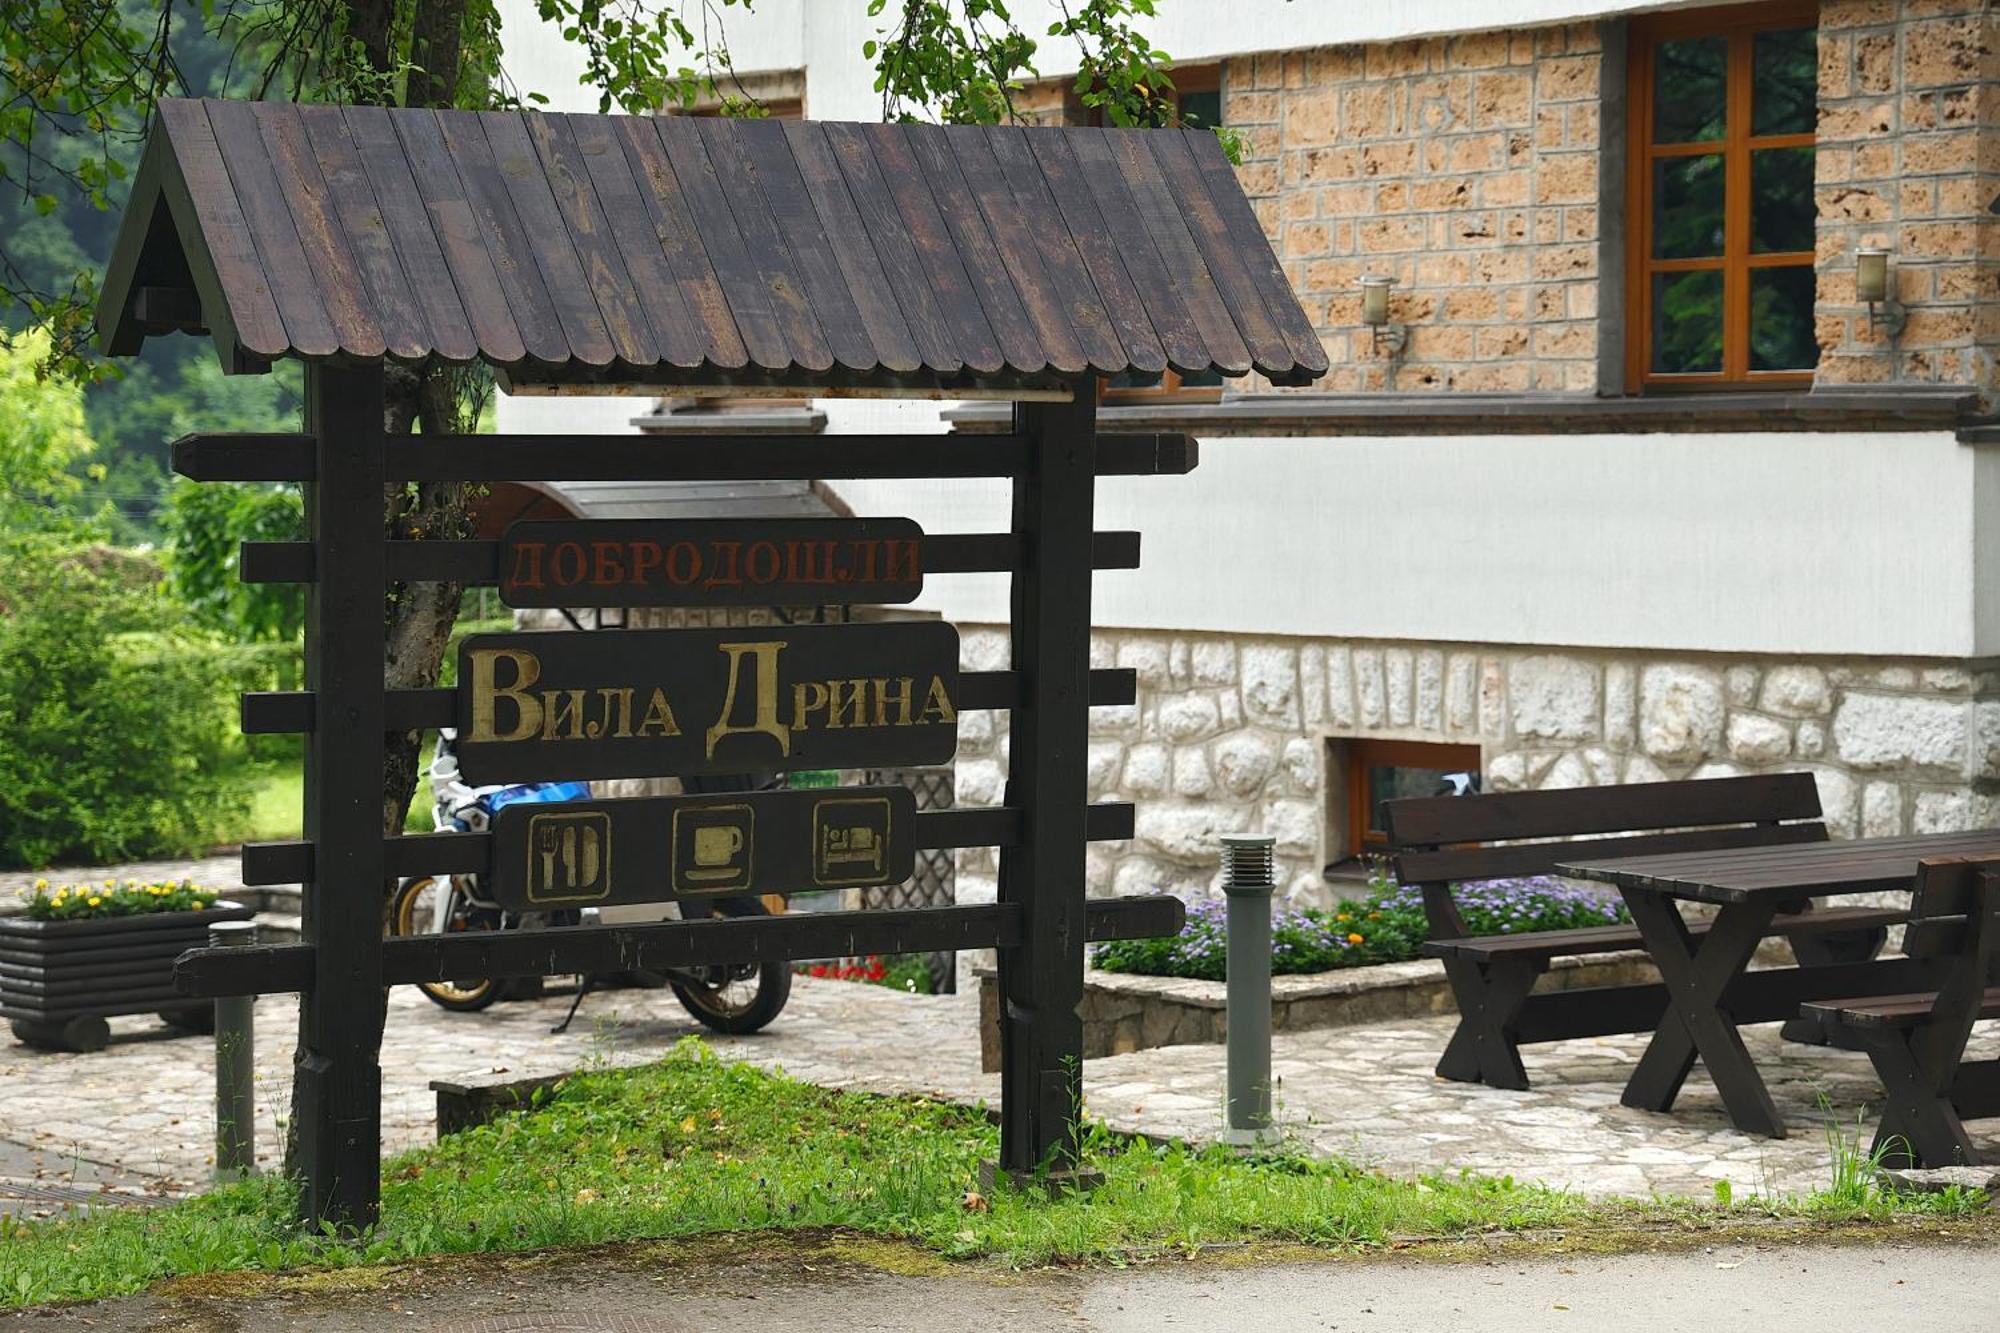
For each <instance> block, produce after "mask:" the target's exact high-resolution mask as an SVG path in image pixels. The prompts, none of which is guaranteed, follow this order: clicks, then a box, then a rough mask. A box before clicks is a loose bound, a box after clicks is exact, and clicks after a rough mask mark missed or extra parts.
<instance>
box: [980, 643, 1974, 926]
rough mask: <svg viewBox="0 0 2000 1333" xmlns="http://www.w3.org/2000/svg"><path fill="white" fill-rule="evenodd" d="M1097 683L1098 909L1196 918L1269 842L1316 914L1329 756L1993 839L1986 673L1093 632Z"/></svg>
mask: <svg viewBox="0 0 2000 1333" xmlns="http://www.w3.org/2000/svg"><path fill="white" fill-rule="evenodd" d="M961 628H962V632H963V635H964V638H963V644H964V649H963V656H964V662H965V666H966V667H967V668H968V669H996V668H1002V667H1005V666H1006V665H1007V641H1006V637H1005V633H1004V631H1002V630H999V629H995V628H992V627H985V626H972V625H967V626H963V627H961ZM1092 657H1093V661H1094V663H1095V664H1096V665H1098V666H1121V667H1130V668H1133V669H1134V670H1136V672H1137V673H1138V678H1139V698H1138V702H1137V703H1135V704H1133V705H1131V706H1127V707H1119V708H1098V709H1093V710H1092V713H1091V740H1090V751H1089V757H1088V764H1089V779H1090V791H1091V796H1092V799H1093V800H1127V801H1132V802H1134V803H1135V804H1136V805H1137V806H1138V823H1137V836H1136V837H1135V838H1133V839H1132V840H1130V841H1127V842H1114V843H1099V844H1096V845H1094V846H1093V847H1092V848H1091V851H1090V859H1089V885H1090V890H1091V892H1092V893H1095V894H1120V895H1125V894H1136V893H1154V892H1162V891H1165V892H1171V893H1178V894H1181V895H1183V896H1186V897H1190V898H1195V899H1199V898H1204V897H1207V896H1209V895H1210V894H1211V893H1212V892H1213V891H1214V886H1215V882H1216V880H1217V878H1218V874H1219V869H1218V866H1219V862H1218V856H1217V839H1218V838H1219V837H1220V836H1221V835H1222V834H1223V833H1227V832H1232V831H1236V830H1244V829H1247V830H1253V831H1260V832H1267V833H1271V834H1273V835H1275V836H1276V837H1277V839H1278V850H1279V863H1280V872H1281V878H1280V881H1279V882H1280V885H1281V887H1282V888H1283V889H1284V890H1285V891H1286V893H1287V895H1288V897H1289V899H1290V900H1291V901H1292V902H1293V903H1294V904H1295V905H1301V906H1304V905H1324V904H1325V903H1327V902H1328V901H1330V900H1331V898H1332V896H1333V895H1332V894H1331V893H1330V891H1329V890H1328V889H1327V887H1326V884H1325V882H1324V880H1323V878H1322V875H1321V870H1322V867H1323V866H1325V865H1326V864H1327V863H1328V862H1330V861H1332V860H1335V859H1337V858H1338V857H1340V856H1342V855H1345V854H1346V851H1347V849H1346V848H1345V847H1344V846H1343V845H1342V844H1343V842H1344V839H1345V813H1344V811H1345V802H1344V792H1343V790H1342V782H1343V775H1342V774H1341V772H1340V771H1339V770H1338V768H1337V767H1336V766H1333V765H1331V764H1330V762H1329V756H1330V754H1334V753H1337V751H1336V749H1335V746H1334V744H1333V743H1334V742H1337V741H1339V740H1341V739H1345V738H1365V737H1385V738H1398V739H1406V740H1428V741H1442V742H1454V743H1462V744H1474V745H1477V746H1478V747H1479V749H1480V754H1481V759H1482V763H1481V771H1482V772H1483V774H1484V775H1485V779H1486V789H1487V790H1489V791H1515V790H1523V789H1529V788H1556V787H1578V786H1590V785H1599V784H1606V783H1619V782H1653V781H1660V780H1663V779H1669V778H1706V777H1721V776H1727V775H1734V774H1743V773H1758V772H1782V771H1790V770H1803V771H1807V772H1810V773H1812V774H1813V775H1814V777H1815V778H1817V779H1818V782H1819V789H1820V799H1821V802H1822V804H1823V805H1824V807H1825V811H1826V819H1827V823H1828V824H1829V826H1830V827H1831V828H1832V829H1833V831H1834V834H1835V836H1837V837H1853V836H1861V835H1867V836H1876V835H1889V834H1897V833H1926V832H1941V831H1947V830H1952V829H1962V828H1976V827H1984V826H1988V825H1991V824H1994V823H2000V669H1996V664H1994V663H1992V662H1985V661H1980V662H1965V661H1940V660H1915V659H1912V660H1907V661H1903V660H1883V659H1846V660H1833V659H1825V658H1806V657H1787V658H1759V657H1748V656H1734V655H1703V654H1688V653H1676V654H1651V653H1647V652H1644V651H1585V650H1574V651H1572V650H1557V649H1545V648H1525V647H1508V646H1501V645H1479V644H1440V643H1417V642H1382V641H1373V640H1334V639H1303V638H1262V637H1248V636H1235V635H1207V634H1168V633H1157V632H1142V631H1124V630H1101V631H1099V632H1098V633H1097V635H1096V636H1095V638H1094V640H1093V643H1092ZM1006 754H1007V736H1006V714H1005V713H990V712H972V713H967V714H964V715H963V716H962V718H961V725H960V745H959V759H958V800H959V803H960V804H961V805H992V804H998V803H999V800H1000V796H1001V790H1002V787H1003V786H1004V782H1005V774H1006ZM995 865H996V863H995V855H994V853H993V851H992V850H991V849H984V848H974V849H968V850H967V851H964V852H962V853H961V854H960V862H959V897H960V900H961V901H966V902H977V901H985V900H990V898H991V897H992V895H993V892H994V873H995Z"/></svg>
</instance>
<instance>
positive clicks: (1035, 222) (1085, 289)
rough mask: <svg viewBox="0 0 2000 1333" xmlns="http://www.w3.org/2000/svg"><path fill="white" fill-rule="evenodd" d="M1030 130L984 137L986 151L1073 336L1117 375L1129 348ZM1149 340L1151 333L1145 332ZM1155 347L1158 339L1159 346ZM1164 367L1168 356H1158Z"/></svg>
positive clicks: (1103, 369)
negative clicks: (1036, 251) (1065, 217)
mask: <svg viewBox="0 0 2000 1333" xmlns="http://www.w3.org/2000/svg"><path fill="white" fill-rule="evenodd" d="M1029 133H1030V131H1029V130H1026V129H1022V128H1017V127H1004V128H1001V129H998V130H995V131H994V132H992V133H989V134H987V135H986V136H985V139H984V142H985V144H986V147H987V150H988V151H989V152H991V153H992V154H993V157H994V160H995V161H997V162H998V163H999V164H1000V174H1001V176H1002V178H1003V179H1004V180H1005V181H1006V182H1007V187H1008V189H1009V190H1011V191H1012V192H1013V197H1014V206H1015V208H1016V209H1018V210H1019V211H1020V216H1021V218H1022V220H1023V223H1024V224H1025V227H1026V230H1027V232H1028V235H1029V236H1030V237H1031V238H1032V239H1033V241H1034V244H1035V245H1036V246H1037V247H1038V248H1039V250H1040V252H1041V256H1042V265H1043V268H1044V270H1045V272H1046V273H1047V275H1048V277H1049V279H1050V281H1051V282H1053V284H1054V285H1055V288H1056V292H1057V294H1058V296H1059V298H1060V305H1061V309H1062V312H1063V314H1064V316H1065V317H1066V318H1067V319H1068V320H1069V325H1070V328H1071V330H1072V331H1073V333H1074V334H1075V337H1076V341H1077V346H1078V348H1079V349H1080V350H1081V351H1082V352H1083V353H1084V355H1085V356H1086V357H1087V358H1088V360H1089V362H1090V366H1091V368H1092V369H1093V370H1096V371H1097V372H1098V373H1100V374H1104V375H1114V374H1118V373H1120V372H1122V371H1124V370H1125V369H1126V366H1127V364H1128V363H1127V359H1126V355H1125V346H1124V344H1123V343H1122V342H1120V341H1119V338H1118V332H1117V330H1115V329H1114V328H1112V327H1111V317H1110V315H1109V314H1108V313H1107V311H1106V309H1105V303H1104V298H1103V296H1102V295H1100V294H1099V292H1098V290H1097V285H1096V284H1095V283H1094V282H1092V281H1091V278H1090V269H1089V267H1088V266H1087V265H1086V264H1085V263H1084V262H1083V256H1082V255H1081V254H1079V253H1077V248H1076V245H1075V244H1074V243H1073V242H1072V241H1071V239H1070V234H1069V226H1068V224H1067V223H1065V222H1064V220H1063V215H1062V210H1061V209H1059V208H1058V207H1057V206H1056V199H1055V196H1054V195H1053V194H1051V193H1050V192H1049V184H1048V181H1046V180H1045V179H1043V177H1042V170H1041V167H1040V166H1038V165H1037V164H1036V162H1035V154H1034V150H1033V149H1031V148H1030V147H1029V146H1028V135H1029ZM1145 332H1146V336H1148V337H1150V336H1151V330H1150V329H1148V330H1146V331H1145ZM1155 345H1156V346H1157V341H1156V344H1155ZM1160 357H1161V364H1162V365H1164V364H1165V361H1166V354H1165V353H1164V352H1162V353H1161V354H1160Z"/></svg>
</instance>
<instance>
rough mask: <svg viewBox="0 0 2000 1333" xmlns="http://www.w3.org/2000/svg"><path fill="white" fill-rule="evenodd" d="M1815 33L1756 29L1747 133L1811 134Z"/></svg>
mask: <svg viewBox="0 0 2000 1333" xmlns="http://www.w3.org/2000/svg"><path fill="white" fill-rule="evenodd" d="M1818 39H1819V33H1818V30H1817V29H1814V28H1791V29H1788V30H1786V31H1784V32H1760V33H1758V34H1757V37H1756V41H1755V49H1754V50H1753V52H1752V54H1751V58H1750V63H1751V70H1752V73H1751V78H1752V80H1753V81H1754V83H1753V87H1752V90H1751V94H1750V132H1751V133H1752V134H1811V133H1812V132H1813V129H1814V123H1815V120H1816V117H1817V115H1818V110H1819V40H1818Z"/></svg>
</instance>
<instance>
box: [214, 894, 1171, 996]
mask: <svg viewBox="0 0 2000 1333" xmlns="http://www.w3.org/2000/svg"><path fill="white" fill-rule="evenodd" d="M1185 920H1186V909H1185V908H1184V907H1183V906H1182V904H1181V901H1180V899H1178V898H1170V897H1166V896H1164V895H1162V896H1157V897H1142V898H1101V899H1094V900H1092V901H1091V902H1090V904H1089V905H1088V907H1087V909H1086V911H1085V913H1084V926H1085V930H1086V933H1087V934H1088V936H1089V938H1090V939H1091V940H1093V941H1101V940H1129V939H1150V938H1152V937H1154V936H1158V935H1171V934H1173V933H1175V932H1176V931H1178V930H1179V929H1180V928H1181V925H1182V923H1183V922H1184V921H1185ZM1021 923H1022V914H1021V911H1020V909H1019V908H1017V907H1015V906H1013V905H1011V904H1006V903H980V904H968V905H964V906H958V907H922V908H911V909H906V910H900V911H890V912H810V913H808V912H801V913H798V914H796V915H789V916H767V917H729V918H711V919H709V920H704V921H666V922H661V923H659V924H656V925H642V926H577V927H571V928H567V929H562V928H559V929H553V930H513V931H492V932H487V931H479V932H470V933H459V934H451V935H423V936H417V937H415V938H406V939H391V940H387V941H385V942H384V944H383V946H382V979H383V983H384V984H385V985H391V986H407V985H415V984H416V983H418V982H424V981H444V980H449V979H451V978H453V977H468V976H477V977H517V976H551V975H561V974H566V973H597V972H617V971H626V970H630V969H645V970H648V971H662V970H666V969H670V968H676V967H693V966H701V965H705V964H712V963H717V962H741V963H776V962H789V961H791V960H793V959H798V958H841V957H849V956H855V955H861V954H889V953H931V952H944V951H948V950H957V949H989V948H996V947H997V948H1007V947H1011V946H1013V945H1015V944H1017V943H1018V942H1019V941H1020V938H1021V928H1022V925H1021ZM312 978H313V950H312V949H311V947H310V946H307V945H303V944H281V945H262V946H258V947H254V948H247V949H244V948H237V949H193V950H190V951H189V952H187V953H184V954H182V955H181V957H180V961H179V962H178V963H176V964H175V966H174V983H175V985H176V987H177V988H178V989H179V991H180V993H181V994H183V995H193V996H202V997H208V996H220V995H272V994H283V993H287V992H292V991H299V990H304V989H306V988H307V987H309V986H311V985H312Z"/></svg>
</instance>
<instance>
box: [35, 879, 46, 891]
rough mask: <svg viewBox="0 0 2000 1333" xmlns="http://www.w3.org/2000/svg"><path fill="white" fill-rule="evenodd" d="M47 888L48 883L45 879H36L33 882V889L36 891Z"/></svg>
mask: <svg viewBox="0 0 2000 1333" xmlns="http://www.w3.org/2000/svg"><path fill="white" fill-rule="evenodd" d="M48 886H49V882H48V881H47V880H45V879H38V880H36V881H35V887H36V888H38V889H46V888H47V887H48Z"/></svg>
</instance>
